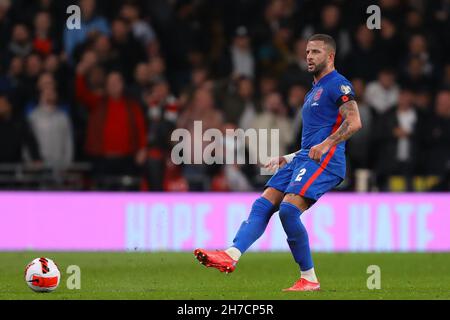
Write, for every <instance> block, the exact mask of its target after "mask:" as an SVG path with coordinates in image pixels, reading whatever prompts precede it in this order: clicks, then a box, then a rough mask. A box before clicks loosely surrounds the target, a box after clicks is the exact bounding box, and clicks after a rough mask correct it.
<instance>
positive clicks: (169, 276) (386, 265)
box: [0, 252, 450, 300]
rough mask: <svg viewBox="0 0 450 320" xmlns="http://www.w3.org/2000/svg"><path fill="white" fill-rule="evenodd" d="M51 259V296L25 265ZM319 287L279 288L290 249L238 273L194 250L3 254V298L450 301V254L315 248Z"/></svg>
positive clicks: (286, 277) (243, 265)
mask: <svg viewBox="0 0 450 320" xmlns="http://www.w3.org/2000/svg"><path fill="white" fill-rule="evenodd" d="M41 256H45V257H48V258H51V259H54V260H55V261H56V263H58V265H59V266H60V270H61V274H62V280H61V282H60V286H59V288H58V289H57V290H56V291H55V292H52V293H34V292H32V291H31V290H30V289H29V288H28V287H27V285H26V283H25V281H24V278H23V277H24V268H25V266H26V264H27V263H29V262H30V261H31V260H33V259H34V258H37V257H41ZM314 261H315V268H316V271H317V274H318V276H319V278H320V280H321V286H322V290H321V291H320V292H307V293H301V292H282V291H281V289H283V288H285V287H289V286H290V285H291V284H292V283H293V282H294V281H295V280H296V279H297V277H298V274H299V272H298V268H297V265H296V264H295V263H294V262H293V259H292V257H291V255H290V254H289V253H251V252H249V253H247V254H245V255H244V256H243V257H242V258H241V261H240V262H239V265H238V267H237V269H236V271H235V272H234V273H231V274H229V275H225V274H222V273H220V272H219V271H218V270H216V269H213V268H205V267H204V266H203V265H200V264H199V263H198V261H197V260H196V259H195V258H194V256H193V254H192V253H143V252H130V253H82V252H75V253H59V252H58V253H55V252H50V253H48V252H4V253H0V278H1V280H0V300H4V299H161V300H162V299H171V300H172V299H173V300H178V299H183V300H184V299H186V300H190V299H208V300H209V299H214V300H216V299H239V300H240V299H256V300H265V299H273V300H278V299H300V300H301V299H374V300H378V299H450V253H415V254H411V253H395V254H394V253H390V254H388V253H370V254H369V253H352V254H350V253H316V254H314ZM69 265H78V266H79V267H80V268H81V289H80V290H69V289H68V288H67V287H66V282H67V278H68V276H69V275H68V274H67V273H66V269H67V267H68V266H69ZM369 265H378V266H379V267H380V268H381V289H379V290H376V289H375V290H369V289H368V288H367V285H366V284H367V279H368V277H369V276H370V274H368V273H367V267H368V266H369Z"/></svg>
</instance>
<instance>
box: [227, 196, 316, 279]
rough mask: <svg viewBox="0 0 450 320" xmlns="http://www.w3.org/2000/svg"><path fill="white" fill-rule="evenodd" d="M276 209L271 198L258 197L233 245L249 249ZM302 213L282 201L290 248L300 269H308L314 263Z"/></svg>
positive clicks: (281, 213) (240, 248)
mask: <svg viewBox="0 0 450 320" xmlns="http://www.w3.org/2000/svg"><path fill="white" fill-rule="evenodd" d="M276 210H277V208H276V207H275V206H274V205H273V204H272V203H271V202H270V201H269V200H267V199H265V198H263V197H260V198H258V199H257V200H256V201H255V202H254V203H253V206H252V210H251V211H250V215H249V217H248V219H247V220H246V221H244V222H243V223H242V224H241V227H240V228H239V230H238V232H237V234H236V237H235V238H234V240H233V247H235V248H237V249H238V250H239V251H240V252H241V253H244V252H245V251H247V249H248V248H250V246H251V245H252V244H253V243H254V242H255V241H256V240H258V239H259V237H261V235H262V234H263V233H264V231H265V230H266V227H267V224H268V223H269V220H270V218H271V216H272V214H273V213H274V212H275V211H276ZM301 214H302V213H301V211H300V210H299V209H298V208H297V207H296V206H295V205H293V204H291V203H288V202H282V203H281V204H280V211H279V216H280V220H281V224H282V225H283V229H284V231H285V232H286V234H287V242H288V244H289V248H290V249H291V252H292V255H293V256H294V260H295V262H297V263H298V264H299V266H300V270H301V271H306V270H309V269H311V268H313V267H314V264H313V261H312V256H311V250H310V248H309V238H308V232H307V231H306V228H305V226H304V225H303V223H302V222H301V220H300V215H301Z"/></svg>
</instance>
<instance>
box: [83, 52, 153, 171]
mask: <svg viewBox="0 0 450 320" xmlns="http://www.w3.org/2000/svg"><path fill="white" fill-rule="evenodd" d="M95 63H96V57H95V54H94V53H93V52H87V53H86V54H85V55H84V57H83V60H82V61H81V62H80V64H79V65H78V66H77V74H76V96H77V99H78V101H79V102H80V103H81V104H83V105H84V106H85V107H86V108H88V110H89V123H88V129H87V142H86V152H87V154H88V155H89V156H91V157H92V158H93V159H94V172H95V173H96V174H97V175H99V176H100V177H101V176H105V175H106V176H108V175H125V174H126V175H133V174H134V175H135V174H137V166H142V165H143V164H144V162H145V159H146V156H147V155H146V149H145V148H146V144H147V141H146V133H145V132H146V129H145V123H144V117H143V115H142V111H141V108H140V107H139V106H138V104H137V103H135V102H134V101H132V100H130V99H129V98H127V97H126V96H124V82H123V78H122V76H121V75H120V73H117V72H111V73H109V74H108V76H107V79H106V89H105V93H103V94H98V93H95V92H93V91H92V90H91V89H90V88H89V87H88V86H87V83H86V78H85V75H86V73H87V71H88V70H89V69H90V68H92V67H93V66H94V65H95Z"/></svg>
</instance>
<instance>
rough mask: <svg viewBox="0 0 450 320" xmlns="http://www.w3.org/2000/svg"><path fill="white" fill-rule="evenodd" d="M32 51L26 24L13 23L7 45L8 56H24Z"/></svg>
mask: <svg viewBox="0 0 450 320" xmlns="http://www.w3.org/2000/svg"><path fill="white" fill-rule="evenodd" d="M32 51H33V43H32V41H31V38H30V32H29V30H28V28H27V26H26V25H24V24H17V25H15V26H14V28H13V31H12V36H11V41H10V42H9V45H8V52H9V56H10V57H13V56H18V57H21V58H25V57H26V56H27V55H29V54H30V53H31V52H32ZM8 60H9V59H8Z"/></svg>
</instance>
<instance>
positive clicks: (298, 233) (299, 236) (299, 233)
mask: <svg viewBox="0 0 450 320" xmlns="http://www.w3.org/2000/svg"><path fill="white" fill-rule="evenodd" d="M278 214H279V216H280V220H281V224H282V225H283V229H284V231H285V232H286V234H287V242H288V244H289V248H291V252H292V255H293V256H294V260H295V262H297V263H298V264H299V266H300V270H301V271H306V270H309V269H311V268H313V267H314V264H313V261H312V256H311V250H310V248H309V238H308V232H307V231H306V228H305V226H304V225H303V223H302V222H301V220H300V215H301V214H302V213H301V211H300V210H299V209H298V208H297V207H296V206H295V205H293V204H291V203H289V202H282V203H281V204H280V212H279V213H278Z"/></svg>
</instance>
